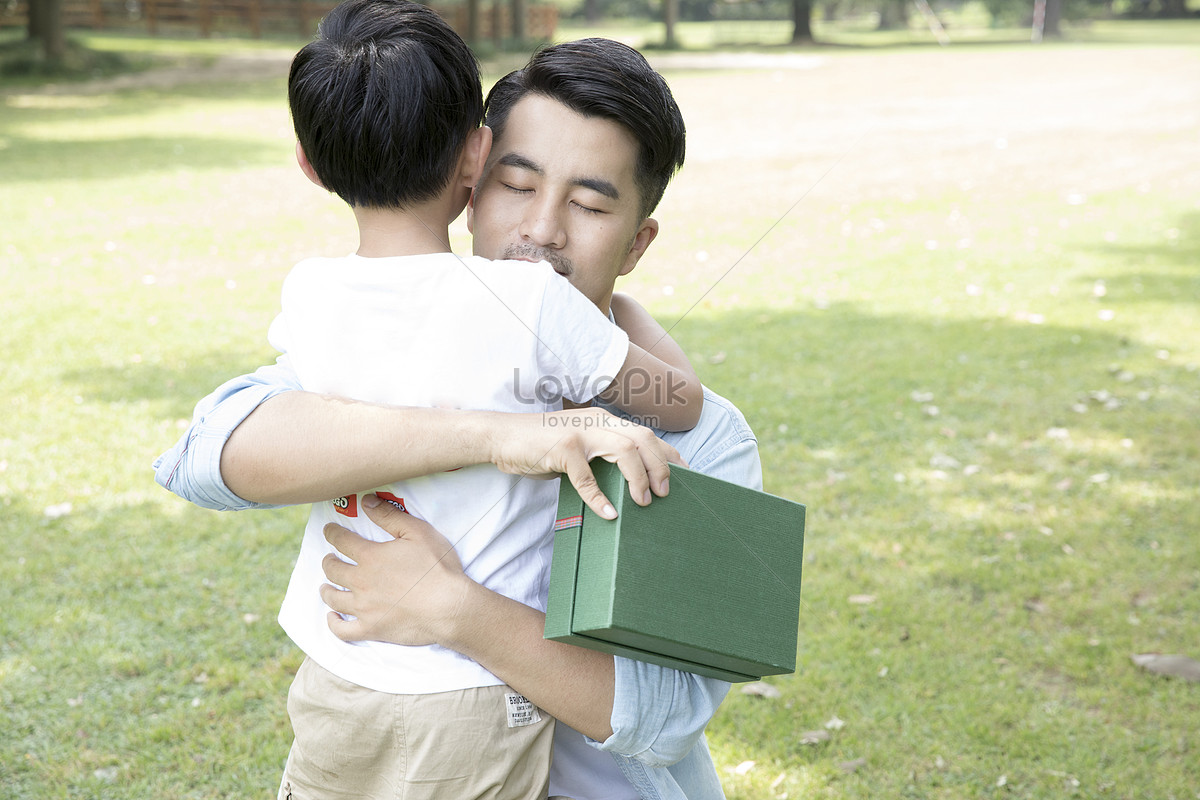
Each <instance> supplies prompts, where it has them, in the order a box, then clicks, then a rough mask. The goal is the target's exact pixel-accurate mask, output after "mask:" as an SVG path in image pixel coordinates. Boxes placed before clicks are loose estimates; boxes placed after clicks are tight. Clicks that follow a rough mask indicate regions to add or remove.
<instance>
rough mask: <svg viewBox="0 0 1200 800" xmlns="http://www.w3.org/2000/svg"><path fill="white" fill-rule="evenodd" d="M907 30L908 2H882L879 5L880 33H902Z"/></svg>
mask: <svg viewBox="0 0 1200 800" xmlns="http://www.w3.org/2000/svg"><path fill="white" fill-rule="evenodd" d="M906 28H908V0H883V1H882V3H880V5H879V27H878V30H881V31H902V30H905V29H906Z"/></svg>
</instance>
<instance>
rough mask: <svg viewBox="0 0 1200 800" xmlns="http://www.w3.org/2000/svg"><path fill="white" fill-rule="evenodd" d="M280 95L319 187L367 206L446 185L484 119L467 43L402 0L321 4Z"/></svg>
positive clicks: (396, 202) (410, 199) (422, 196)
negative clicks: (313, 33) (325, 9)
mask: <svg viewBox="0 0 1200 800" xmlns="http://www.w3.org/2000/svg"><path fill="white" fill-rule="evenodd" d="M288 103H289V105H290V106H291V111H292V122H293V124H294V125H295V128H296V137H297V138H298V139H299V140H300V145H301V147H303V148H304V154H305V155H306V156H307V157H308V161H309V163H310V164H312V166H313V169H314V171H315V172H316V173H317V176H318V177H319V178H320V179H321V182H322V183H323V184H325V188H326V189H329V190H330V191H331V192H335V193H337V195H338V196H339V197H341V198H342V199H343V200H345V201H346V202H347V203H349V204H350V205H351V206H364V207H373V208H396V209H399V208H404V207H406V206H409V205H411V204H413V203H419V202H422V201H426V200H431V199H433V198H434V197H436V196H437V195H438V194H439V193H441V192H442V191H443V190H445V189H446V187H447V186H448V185H449V184H450V181H451V179H452V177H453V174H454V169H455V167H456V166H457V163H458V158H459V155H460V153H461V152H462V148H463V143H464V142H465V140H466V137H467V135H468V134H469V133H470V132H471V131H472V130H474V129H475V128H477V127H479V125H480V123H481V121H482V118H483V90H482V88H481V86H480V80H479V63H478V62H477V61H476V60H475V56H474V54H473V53H472V52H471V49H470V48H469V47H468V46H467V44H466V43H465V42H463V40H462V39H461V38H460V37H459V35H458V34H456V33H455V32H454V30H453V29H451V27H450V26H449V25H448V24H447V23H446V22H445V21H444V20H443V19H442V18H441V17H439V16H438V15H437V14H436V13H435V12H434V11H432V10H430V9H429V8H427V7H425V6H422V5H420V4H419V3H414V2H410V1H409V0H347V2H344V3H342V4H341V5H339V6H337V7H336V8H334V9H333V10H332V11H330V12H329V14H328V15H327V16H326V17H325V18H324V19H323V20H321V24H320V26H319V27H318V29H317V37H316V39H314V40H313V41H312V42H310V43H309V44H307V45H305V47H304V48H302V49H301V50H300V52H299V53H297V54H296V57H295V59H293V60H292V68H291V73H290V75H289V76H288Z"/></svg>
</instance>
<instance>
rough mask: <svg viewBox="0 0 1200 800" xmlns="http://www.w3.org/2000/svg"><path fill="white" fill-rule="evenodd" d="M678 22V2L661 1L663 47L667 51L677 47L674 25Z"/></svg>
mask: <svg viewBox="0 0 1200 800" xmlns="http://www.w3.org/2000/svg"><path fill="white" fill-rule="evenodd" d="M678 21H679V0H663V27H664V28H665V32H664V36H663V39H664V41H663V46H664V47H666V48H667V49H668V50H674V49H675V48H677V47H679V39H678V38H677V37H676V36H675V23H676V22H678Z"/></svg>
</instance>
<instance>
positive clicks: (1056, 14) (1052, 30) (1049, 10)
mask: <svg viewBox="0 0 1200 800" xmlns="http://www.w3.org/2000/svg"><path fill="white" fill-rule="evenodd" d="M1061 21H1062V0H1046V22H1045V24H1043V25H1042V38H1043V39H1061V38H1062V28H1060V27H1059V24H1058V23H1059V22H1061Z"/></svg>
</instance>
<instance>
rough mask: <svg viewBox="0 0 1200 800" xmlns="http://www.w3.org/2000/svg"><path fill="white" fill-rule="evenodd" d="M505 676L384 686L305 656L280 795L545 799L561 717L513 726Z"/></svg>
mask: <svg viewBox="0 0 1200 800" xmlns="http://www.w3.org/2000/svg"><path fill="white" fill-rule="evenodd" d="M512 693H513V691H512V689H510V688H508V687H507V686H485V687H481V688H477V689H463V690H461V691H455V692H441V693H438V694H424V695H422V694H387V693H386V692H376V691H373V690H371V689H364V688H363V687H361V686H357V685H355V684H353V683H348V682H347V681H344V680H342V679H341V678H338V677H337V676H336V675H333V674H331V673H329V672H327V671H326V670H324V669H322V668H321V667H320V666H318V665H317V664H316V663H315V662H313V661H312V660H310V659H305V661H304V663H303V664H301V665H300V670H299V671H298V672H297V673H296V678H295V680H293V681H292V688H291V690H290V691H289V692H288V715H289V716H290V717H291V719H292V730H293V732H294V733H295V737H296V738H295V740H294V741H293V742H292V749H291V752H290V753H288V760H287V766H286V767H284V772H283V781H282V783H281V784H280V787H279V798H280V800H382V799H383V798H387V800H427V799H432V798H447V800H471V798H488V800H545V798H546V795H547V794H548V792H549V784H550V754H551V753H550V751H551V745H552V744H553V740H554V720H553V719H552V718H551V717H550V716H549V715H547V714H539V716H540V717H541V720H540V721H538V722H534V723H532V724H527V725H523V726H520V727H512V728H510V727H509V725H508V720H509V714H508V711H507V710H506V709H507V705H508V703H509V702H511V701H509V700H508V699H506V695H509V694H512Z"/></svg>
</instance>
